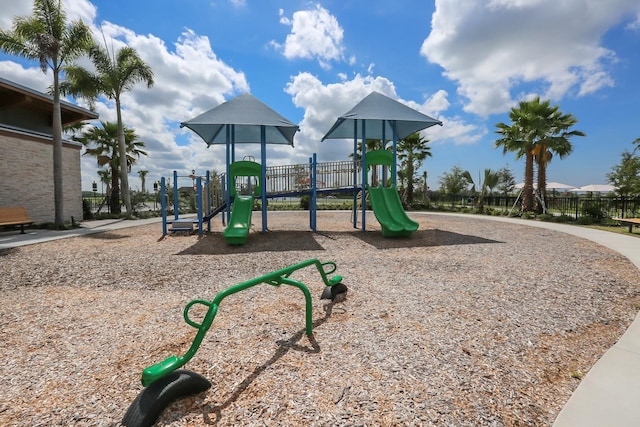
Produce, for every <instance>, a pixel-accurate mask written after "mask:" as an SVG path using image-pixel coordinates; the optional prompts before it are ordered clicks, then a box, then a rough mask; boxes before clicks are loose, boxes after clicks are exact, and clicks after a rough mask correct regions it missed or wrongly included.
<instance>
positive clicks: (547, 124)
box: [495, 97, 585, 211]
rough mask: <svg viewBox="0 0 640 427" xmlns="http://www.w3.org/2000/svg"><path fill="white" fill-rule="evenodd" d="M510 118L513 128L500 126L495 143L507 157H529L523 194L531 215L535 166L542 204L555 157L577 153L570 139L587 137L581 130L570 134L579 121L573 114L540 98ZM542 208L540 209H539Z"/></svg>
mask: <svg viewBox="0 0 640 427" xmlns="http://www.w3.org/2000/svg"><path fill="white" fill-rule="evenodd" d="M509 118H510V119H511V122H512V124H511V125H507V124H505V123H498V124H497V125H496V127H497V128H498V130H497V131H496V133H498V134H500V135H502V138H500V139H498V140H497V141H496V143H495V145H496V147H502V148H503V153H505V154H506V153H507V152H508V151H511V152H515V153H516V158H518V159H519V158H521V157H522V156H525V174H524V188H523V190H522V210H523V211H531V210H533V207H534V201H533V164H534V162H536V163H537V165H538V191H539V192H540V197H541V200H544V199H545V197H546V182H547V181H546V179H547V178H546V165H547V163H548V162H549V161H550V160H551V157H552V155H553V153H556V154H558V155H559V156H560V158H562V157H564V156H565V155H568V154H569V153H571V150H572V149H573V147H572V145H571V143H570V142H569V139H570V138H571V137H573V136H584V135H585V134H584V133H583V132H581V131H578V130H569V129H570V128H571V127H572V126H574V125H575V124H576V123H577V122H578V120H577V119H576V118H575V117H573V115H571V114H563V113H562V112H561V111H560V109H559V107H558V106H557V105H555V106H552V105H551V102H550V101H548V100H547V101H540V97H536V98H534V99H533V100H531V101H521V102H520V103H519V104H518V107H517V108H516V107H514V108H512V109H511V112H510V113H509ZM539 208H540V206H539Z"/></svg>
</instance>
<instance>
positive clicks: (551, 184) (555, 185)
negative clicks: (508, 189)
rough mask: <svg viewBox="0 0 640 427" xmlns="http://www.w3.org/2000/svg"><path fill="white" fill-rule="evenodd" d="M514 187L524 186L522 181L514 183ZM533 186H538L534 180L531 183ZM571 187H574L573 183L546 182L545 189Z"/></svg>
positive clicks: (568, 188)
mask: <svg viewBox="0 0 640 427" xmlns="http://www.w3.org/2000/svg"><path fill="white" fill-rule="evenodd" d="M515 188H517V189H521V188H524V182H521V183H519V184H516V185H515ZM533 188H538V184H537V183H536V182H534V183H533ZM573 188H575V187H574V186H573V185H569V184H563V183H561V182H547V190H571V189H573Z"/></svg>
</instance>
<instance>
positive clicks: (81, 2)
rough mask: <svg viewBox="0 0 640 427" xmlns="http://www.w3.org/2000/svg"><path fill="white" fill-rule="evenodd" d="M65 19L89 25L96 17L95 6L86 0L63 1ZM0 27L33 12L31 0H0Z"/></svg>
mask: <svg viewBox="0 0 640 427" xmlns="http://www.w3.org/2000/svg"><path fill="white" fill-rule="evenodd" d="M63 7H64V10H65V12H66V13H67V19H68V20H70V21H75V20H82V21H84V22H85V23H86V24H87V25H89V24H90V23H91V22H93V20H94V19H95V17H96V7H95V6H94V5H93V4H92V3H91V2H89V1H88V0H66V1H65V2H64V3H63ZM0 11H2V12H0V28H2V29H4V30H8V29H11V28H12V27H13V19H14V17H16V16H30V15H31V14H32V12H33V0H20V1H16V0H0Z"/></svg>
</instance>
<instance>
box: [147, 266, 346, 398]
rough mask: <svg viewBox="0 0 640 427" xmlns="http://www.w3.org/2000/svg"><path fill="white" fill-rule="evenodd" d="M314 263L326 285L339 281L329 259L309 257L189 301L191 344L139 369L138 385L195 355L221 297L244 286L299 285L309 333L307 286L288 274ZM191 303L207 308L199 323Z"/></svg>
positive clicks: (149, 382) (187, 317) (187, 306)
mask: <svg viewBox="0 0 640 427" xmlns="http://www.w3.org/2000/svg"><path fill="white" fill-rule="evenodd" d="M311 265H313V266H315V267H316V268H317V269H318V272H319V273H320V277H321V278H322V281H323V282H324V284H325V285H326V286H334V285H337V284H338V283H340V282H341V281H342V277H341V276H334V277H331V278H329V275H330V274H333V272H335V271H336V268H337V266H336V264H335V262H333V261H327V262H320V261H319V260H317V259H315V258H312V259H308V260H306V261H303V262H300V263H298V264H294V265H291V266H289V267H286V268H283V269H281V270H277V271H273V272H271V273H268V274H265V275H263V276H260V277H256V278H254V279H251V280H248V281H246V282H242V283H239V284H237V285H234V286H231V287H229V288H227V289H225V290H223V291H221V292H219V293H218V294H217V295H216V296H215V298H214V299H213V300H212V301H205V300H200V299H197V300H193V301H191V302H189V303H188V304H187V305H186V307H185V309H184V320H185V322H187V324H188V325H189V326H192V327H194V328H196V329H197V330H198V333H197V334H196V336H195V338H194V340H193V343H192V344H191V347H190V348H189V350H187V352H186V353H185V354H184V356H171V357H169V358H167V359H165V360H164V361H162V362H160V363H156V364H155V365H152V366H149V367H147V368H146V369H144V371H143V372H142V384H143V385H144V386H148V385H149V384H152V383H153V382H155V381H157V380H159V379H160V378H162V377H164V376H165V375H167V374H169V373H171V372H173V371H174V370H176V369H178V368H180V367H181V366H183V365H185V364H186V363H187V362H188V361H189V360H191V358H192V357H193V356H194V355H195V354H196V352H197V351H198V348H200V344H201V343H202V340H203V338H204V336H205V335H206V333H207V331H208V330H209V328H210V327H211V324H212V323H213V319H214V318H215V317H216V313H217V312H218V307H219V305H220V303H221V302H222V300H223V299H224V298H226V297H228V296H229V295H233V294H235V293H237V292H240V291H243V290H245V289H248V288H251V287H253V286H256V285H259V284H261V283H265V284H268V285H272V286H280V285H291V286H295V287H297V288H299V289H300V290H301V291H302V293H303V294H304V297H305V301H306V316H305V323H306V328H305V331H306V334H307V335H308V336H311V335H313V317H312V304H311V293H310V292H309V289H308V288H307V287H306V286H305V284H304V283H302V282H300V281H298V280H294V279H292V278H291V277H290V276H291V274H292V273H294V272H295V271H297V270H300V269H302V268H305V267H308V266H311ZM195 305H203V306H205V307H207V314H205V316H204V318H203V320H202V322H200V323H198V322H196V321H194V320H192V319H191V318H190V317H189V311H190V310H191V308H192V307H193V306H195Z"/></svg>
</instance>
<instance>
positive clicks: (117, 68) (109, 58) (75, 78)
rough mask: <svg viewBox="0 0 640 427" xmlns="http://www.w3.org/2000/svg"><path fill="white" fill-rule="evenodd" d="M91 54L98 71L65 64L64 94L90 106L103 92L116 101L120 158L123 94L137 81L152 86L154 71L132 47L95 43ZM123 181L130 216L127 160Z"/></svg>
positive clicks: (123, 147)
mask: <svg viewBox="0 0 640 427" xmlns="http://www.w3.org/2000/svg"><path fill="white" fill-rule="evenodd" d="M105 46H106V42H105ZM89 56H90V58H91V61H92V62H93V65H94V66H95V68H96V72H95V73H92V72H90V71H88V70H86V69H84V68H82V67H79V66H69V67H65V71H66V73H67V82H66V84H65V85H63V87H62V90H63V93H65V94H70V95H74V96H81V97H83V98H85V99H87V100H88V101H89V105H90V106H93V105H94V103H95V101H96V100H97V98H98V97H99V96H101V95H105V96H106V97H107V98H109V99H111V100H113V101H114V102H115V104H116V116H117V127H118V151H119V155H120V157H122V158H124V157H125V156H126V155H127V146H126V141H125V139H126V135H125V131H124V128H125V127H124V125H123V122H122V94H123V93H124V92H126V91H129V90H131V89H132V88H133V86H134V85H135V84H136V83H140V82H143V83H146V85H147V87H149V88H150V87H151V86H153V71H152V70H151V67H150V66H149V65H147V64H146V63H145V62H144V61H143V60H142V59H140V57H139V56H138V54H137V52H136V51H135V49H132V48H130V47H123V48H122V49H120V50H118V51H117V52H109V51H108V49H107V48H106V47H102V46H100V45H97V44H94V45H93V46H92V47H91V50H90V51H89ZM120 182H121V184H122V195H123V199H124V204H125V207H126V209H127V214H128V215H131V213H132V212H133V211H132V209H131V196H130V194H129V170H128V168H127V164H126V163H124V162H123V163H122V164H121V165H120Z"/></svg>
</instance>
